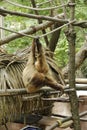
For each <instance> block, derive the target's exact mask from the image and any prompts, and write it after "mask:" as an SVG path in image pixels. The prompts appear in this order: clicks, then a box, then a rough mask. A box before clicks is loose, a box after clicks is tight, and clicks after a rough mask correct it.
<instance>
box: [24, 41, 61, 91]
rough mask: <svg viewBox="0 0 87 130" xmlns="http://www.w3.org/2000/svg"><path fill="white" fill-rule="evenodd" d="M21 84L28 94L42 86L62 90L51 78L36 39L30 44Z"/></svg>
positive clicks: (39, 44)
mask: <svg viewBox="0 0 87 130" xmlns="http://www.w3.org/2000/svg"><path fill="white" fill-rule="evenodd" d="M36 52H37V54H36ZM23 82H24V85H25V87H26V88H27V91H28V92H36V91H37V90H39V89H40V88H41V87H43V86H49V87H52V88H54V89H58V90H63V86H62V85H61V84H58V83H57V82H56V80H55V79H53V77H52V72H51V70H50V68H49V65H48V64H47V62H46V58H45V54H44V50H43V48H42V45H41V43H40V42H39V40H38V39H36V40H34V41H33V43H32V51H31V53H30V56H29V59H28V62H27V65H26V67H25V69H24V71H23Z"/></svg>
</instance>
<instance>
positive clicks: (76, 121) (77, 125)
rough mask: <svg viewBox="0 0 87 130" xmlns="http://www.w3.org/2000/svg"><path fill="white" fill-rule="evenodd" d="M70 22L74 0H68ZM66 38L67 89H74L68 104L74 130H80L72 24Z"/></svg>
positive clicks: (74, 34)
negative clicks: (67, 48) (67, 55)
mask: <svg viewBox="0 0 87 130" xmlns="http://www.w3.org/2000/svg"><path fill="white" fill-rule="evenodd" d="M69 7H70V20H71V21H72V20H74V15H75V0H70V2H69ZM66 37H67V40H68V42H69V74H68V76H69V87H70V88H74V91H70V92H69V97H70V103H71V112H72V119H73V122H74V130H81V127H80V119H79V112H78V100H77V95H76V86H75V39H76V33H75V31H74V27H73V25H72V24H70V25H69V27H68V31H67V32H66Z"/></svg>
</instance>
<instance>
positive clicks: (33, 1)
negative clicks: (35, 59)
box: [31, 0, 49, 46]
mask: <svg viewBox="0 0 87 130" xmlns="http://www.w3.org/2000/svg"><path fill="white" fill-rule="evenodd" d="M31 3H32V5H33V7H34V8H36V3H35V0H31ZM35 14H36V15H39V13H38V11H37V10H35ZM38 23H39V24H41V23H43V21H42V20H41V19H38ZM42 33H43V34H46V31H45V29H42ZM44 40H45V42H46V45H47V46H48V44H49V41H48V38H47V36H44Z"/></svg>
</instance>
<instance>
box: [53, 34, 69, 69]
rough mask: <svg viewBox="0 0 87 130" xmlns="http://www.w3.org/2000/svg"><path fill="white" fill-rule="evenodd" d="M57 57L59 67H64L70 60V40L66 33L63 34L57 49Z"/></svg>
mask: <svg viewBox="0 0 87 130" xmlns="http://www.w3.org/2000/svg"><path fill="white" fill-rule="evenodd" d="M63 37H64V38H63ZM55 59H56V62H57V64H58V66H59V67H64V66H65V65H66V63H67V62H68V42H67V40H66V38H65V36H64V34H62V35H61V37H60V40H59V43H58V45H57V48H56V50H55Z"/></svg>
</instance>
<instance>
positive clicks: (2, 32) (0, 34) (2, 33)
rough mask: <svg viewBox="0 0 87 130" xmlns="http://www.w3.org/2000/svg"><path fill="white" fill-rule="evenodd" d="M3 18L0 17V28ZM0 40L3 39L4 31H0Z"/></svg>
mask: <svg viewBox="0 0 87 130" xmlns="http://www.w3.org/2000/svg"><path fill="white" fill-rule="evenodd" d="M3 23H4V17H3V16H1V15H0V26H1V27H3ZM0 38H1V39H2V38H4V30H2V29H0Z"/></svg>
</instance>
